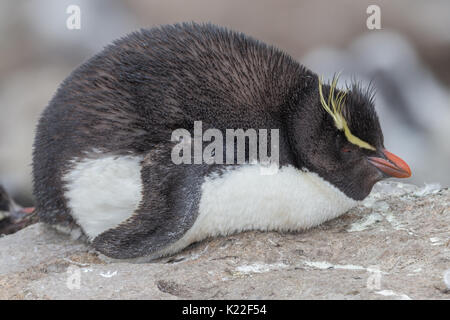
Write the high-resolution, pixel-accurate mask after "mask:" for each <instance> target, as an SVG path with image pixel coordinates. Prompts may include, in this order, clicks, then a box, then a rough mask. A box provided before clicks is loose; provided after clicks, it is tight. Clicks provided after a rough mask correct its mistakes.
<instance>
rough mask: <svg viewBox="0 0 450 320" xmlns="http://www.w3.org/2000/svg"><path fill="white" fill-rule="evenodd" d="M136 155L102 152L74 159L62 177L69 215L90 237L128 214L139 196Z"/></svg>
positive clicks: (139, 182) (135, 205)
mask: <svg viewBox="0 0 450 320" xmlns="http://www.w3.org/2000/svg"><path fill="white" fill-rule="evenodd" d="M141 160H142V158H140V157H132V156H121V157H118V156H106V157H105V156H103V157H100V158H92V159H91V158H86V159H84V160H81V161H74V167H73V169H72V170H71V171H70V172H69V173H68V174H67V175H66V176H65V177H64V181H65V182H66V192H65V194H64V195H65V197H66V198H67V202H68V206H69V208H70V209H71V211H72V216H73V218H74V219H75V221H76V222H77V223H78V225H79V226H80V227H81V228H82V229H83V231H84V233H85V234H86V235H87V236H88V237H89V239H90V240H93V239H94V238H95V237H96V236H98V235H99V234H101V233H103V232H104V231H106V230H109V229H112V228H115V227H117V226H118V225H119V224H120V223H122V222H123V221H125V220H126V219H128V218H129V217H131V216H132V215H133V213H134V211H135V210H136V209H137V208H138V206H139V203H140V201H141V198H142V183H141Z"/></svg>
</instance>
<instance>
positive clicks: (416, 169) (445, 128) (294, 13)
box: [0, 0, 450, 205]
mask: <svg viewBox="0 0 450 320" xmlns="http://www.w3.org/2000/svg"><path fill="white" fill-rule="evenodd" d="M69 5H77V6H79V8H80V10H81V21H80V22H81V25H80V26H81V28H80V29H79V30H69V29H68V28H67V27H66V20H67V19H68V18H69V16H70V14H68V13H66V10H67V8H68V6H69ZM369 5H377V6H378V7H379V8H380V12H381V17H380V18H381V19H380V21H381V29H379V30H378V29H374V30H371V29H369V28H368V26H367V23H366V22H367V19H368V18H369V17H370V16H371V15H372V12H371V13H369V14H368V13H366V10H367V8H368V7H369ZM369 19H370V18H369ZM182 21H196V22H212V23H215V24H219V25H223V26H226V27H229V28H232V29H235V30H238V31H241V32H244V33H246V34H248V35H251V36H253V37H255V38H257V39H260V40H262V41H264V42H266V43H269V44H273V45H275V46H277V47H279V48H280V49H282V50H284V51H286V52H287V53H288V54H290V55H291V56H293V57H294V58H295V59H297V60H298V61H300V62H301V63H303V64H305V65H306V66H307V67H309V68H311V69H312V70H313V71H315V72H317V73H319V74H322V75H324V77H325V78H328V77H331V76H332V74H333V73H334V72H337V71H341V72H342V76H341V78H342V79H343V80H349V79H351V78H352V77H354V78H356V79H358V80H361V81H362V82H363V83H368V82H370V81H372V83H373V84H374V86H375V87H376V90H377V95H376V105H377V110H378V113H379V116H380V120H381V126H382V128H383V131H384V135H385V145H386V148H387V149H389V150H391V151H392V152H395V153H396V154H398V155H400V156H401V157H402V158H404V159H405V160H406V161H407V162H408V163H409V164H410V166H411V169H412V170H413V177H412V178H410V179H409V181H405V182H410V183H414V184H417V185H423V184H424V183H435V182H437V183H440V184H441V185H442V186H450V1H446V0H442V1H425V0H424V1H411V0H404V1H401V0H398V1H376V0H373V1H350V0H338V1H335V0H333V1H331V0H329V1H321V0H319V1H317V0H316V1H312V0H310V1H303V0H273V1H269V0H258V1H242V0H226V1H215V0H189V1H182V0H160V1H144V0H124V1H110V0H95V1H89V0H69V1H66V0H53V1H49V0H28V1H13V0H3V1H1V2H0V43H1V46H0V184H3V185H4V186H5V188H6V189H7V190H8V191H9V192H10V193H12V194H13V196H14V197H15V198H16V199H17V200H18V201H19V203H22V204H23V205H30V204H31V203H32V197H31V166H30V165H31V152H32V143H33V138H34V130H35V125H36V122H37V121H38V118H39V114H40V113H41V112H42V110H43V109H44V108H45V106H46V105H47V103H48V101H49V100H50V99H51V98H52V96H53V94H54V93H55V91H56V89H57V87H58V85H59V83H60V82H61V81H62V80H64V78H66V77H67V76H68V75H69V73H70V72H71V70H73V69H74V68H75V67H77V66H78V65H80V64H81V63H83V62H84V61H85V60H86V59H88V58H89V57H91V56H92V55H93V54H95V53H96V52H98V51H99V50H101V49H102V47H103V46H105V45H106V44H108V43H109V42H111V40H113V39H116V38H118V37H121V36H123V35H125V34H127V33H129V32H131V31H133V30H136V29H139V28H141V27H151V26H156V25H159V24H168V23H175V22H182Z"/></svg>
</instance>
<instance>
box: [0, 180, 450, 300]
mask: <svg viewBox="0 0 450 320" xmlns="http://www.w3.org/2000/svg"><path fill="white" fill-rule="evenodd" d="M449 225H450V190H448V189H440V188H438V187H437V186H436V185H429V186H426V187H423V188H419V187H415V186H412V185H408V184H401V183H393V182H386V183H380V184H378V185H376V187H375V189H374V191H373V192H372V194H371V195H370V196H369V198H367V199H366V200H365V201H364V202H363V203H362V204H361V205H360V206H358V207H357V208H355V209H353V210H351V211H350V212H348V213H347V214H346V215H344V216H342V217H340V218H338V219H335V220H333V221H330V222H328V223H326V224H324V225H322V226H320V227H318V228H314V229H312V230H308V231H305V232H301V233H287V234H286V233H276V232H254V231H252V232H245V233H241V234H237V235H231V236H228V237H222V238H217V239H212V240H209V241H203V242H201V243H199V244H195V245H193V246H191V247H190V248H188V249H186V250H185V251H183V252H181V253H179V254H177V255H175V256H172V257H168V258H163V259H160V260H157V261H155V262H153V263H146V264H133V263H129V262H126V261H110V259H107V258H106V257H103V256H101V255H98V254H97V253H96V252H95V251H93V250H92V249H89V248H88V247H86V246H85V245H84V244H82V243H80V242H77V241H73V240H71V239H69V238H68V237H66V236H63V235H60V234H57V233H56V232H54V231H52V230H50V229H49V228H48V227H46V226H44V225H42V224H36V225H33V226H30V227H28V228H26V229H24V230H22V231H20V232H18V233H16V234H14V235H10V236H6V237H3V238H1V239H0V299H184V298H191V299H230V298H231V299H360V298H361V299H448V298H450V297H449V295H448V292H449V291H448V288H447V285H448V284H447V285H446V283H447V282H448V275H446V274H447V273H448V272H449V269H450V247H449V246H450V230H449ZM446 272H447V273H446ZM445 275H446V276H445ZM446 281H447V282H446Z"/></svg>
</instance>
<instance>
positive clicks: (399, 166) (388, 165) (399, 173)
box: [368, 150, 411, 178]
mask: <svg viewBox="0 0 450 320" xmlns="http://www.w3.org/2000/svg"><path fill="white" fill-rule="evenodd" d="M383 154H384V156H385V157H386V159H387V160H385V159H383V158H378V157H368V160H369V162H370V163H371V164H373V165H374V166H375V167H377V168H378V169H380V170H381V171H382V172H384V173H385V174H387V175H388V176H391V177H395V178H409V177H411V169H410V168H409V166H408V165H407V164H406V162H405V161H403V160H402V159H401V158H400V157H398V156H396V155H395V154H393V153H390V152H389V151H387V150H383Z"/></svg>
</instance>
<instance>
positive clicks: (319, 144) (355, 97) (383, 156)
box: [289, 76, 411, 200]
mask: <svg viewBox="0 0 450 320" xmlns="http://www.w3.org/2000/svg"><path fill="white" fill-rule="evenodd" d="M337 81H338V76H334V77H333V80H332V82H331V83H329V84H324V83H323V82H322V80H321V79H320V78H317V77H313V78H312V81H310V82H309V84H308V86H307V89H306V90H302V93H300V94H299V95H298V98H299V99H298V100H297V101H301V105H299V104H300V103H297V105H296V106H295V111H294V116H293V117H292V118H291V119H292V121H291V122H290V123H291V127H290V133H291V134H290V137H289V139H290V144H291V148H292V149H293V152H294V155H295V156H296V158H297V159H296V160H297V164H298V166H299V167H301V168H304V169H307V170H309V171H311V172H315V173H317V174H318V175H319V176H320V177H322V178H323V179H325V180H327V181H328V182H330V183H331V184H332V185H334V186H335V187H337V188H338V189H339V190H341V191H342V192H343V193H344V194H346V195H347V196H348V197H350V198H352V199H354V200H362V199H364V198H365V197H366V196H367V195H368V194H369V193H370V191H371V190H372V187H373V185H374V184H375V183H376V182H378V181H380V180H382V179H385V178H389V177H396V178H407V177H410V176H411V170H410V168H409V166H408V165H407V164H406V162H404V161H403V160H402V159H401V158H399V157H398V156H396V155H394V154H393V153H391V152H389V151H387V150H386V149H385V147H384V137H383V132H382V130H381V127H380V123H379V120H378V116H377V114H376V111H375V107H374V91H373V89H371V88H370V86H369V88H367V89H363V88H362V87H361V86H360V85H359V84H352V85H350V86H348V87H347V88H346V89H345V90H339V89H337Z"/></svg>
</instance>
